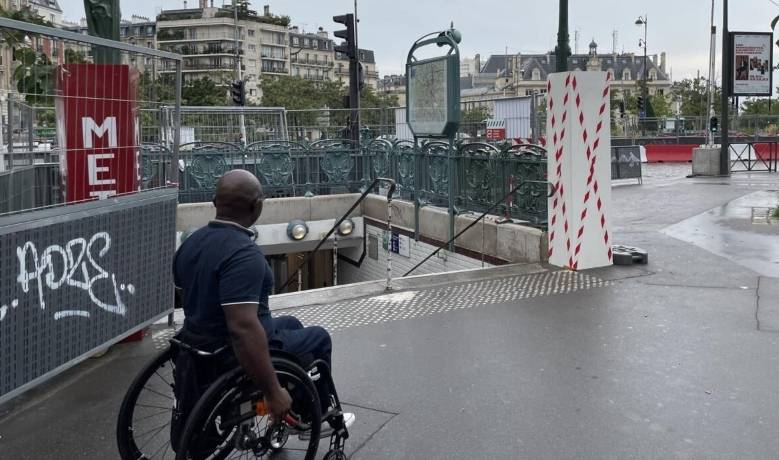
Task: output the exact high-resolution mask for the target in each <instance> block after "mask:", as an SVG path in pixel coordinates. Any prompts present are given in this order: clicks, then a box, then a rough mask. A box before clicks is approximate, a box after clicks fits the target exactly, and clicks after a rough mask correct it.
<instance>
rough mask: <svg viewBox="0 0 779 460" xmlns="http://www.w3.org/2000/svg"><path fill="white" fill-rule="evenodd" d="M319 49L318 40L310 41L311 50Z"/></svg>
mask: <svg viewBox="0 0 779 460" xmlns="http://www.w3.org/2000/svg"><path fill="white" fill-rule="evenodd" d="M318 47H319V40H311V48H314V49H317V48H318Z"/></svg>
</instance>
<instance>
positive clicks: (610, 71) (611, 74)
mask: <svg viewBox="0 0 779 460" xmlns="http://www.w3.org/2000/svg"><path fill="white" fill-rule="evenodd" d="M606 72H607V73H608V74H609V80H614V69H609V70H607V71H606Z"/></svg>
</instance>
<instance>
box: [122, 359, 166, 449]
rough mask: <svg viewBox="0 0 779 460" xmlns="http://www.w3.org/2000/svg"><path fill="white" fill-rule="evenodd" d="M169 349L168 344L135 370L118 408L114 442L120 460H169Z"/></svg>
mask: <svg viewBox="0 0 779 460" xmlns="http://www.w3.org/2000/svg"><path fill="white" fill-rule="evenodd" d="M174 369H175V365H174V363H173V352H172V351H171V350H170V348H168V349H167V350H165V351H163V352H162V353H160V354H159V355H157V357H155V358H154V359H153V360H152V361H151V362H149V363H148V364H147V365H146V366H145V367H144V368H143V369H142V370H141V372H140V373H139V374H138V376H137V377H136V378H135V380H134V381H133V383H132V384H131V385H130V388H128V390H127V393H126V394H125V397H124V400H123V401H122V406H121V409H120V410H119V418H118V421H117V424H116V442H117V444H118V446H119V454H120V456H121V458H122V459H123V460H130V459H132V460H137V459H140V458H143V459H148V460H166V459H167V460H172V459H173V458H175V455H176V453H175V452H173V448H172V446H171V444H170V421H171V413H172V411H173V401H174V398H173V371H174Z"/></svg>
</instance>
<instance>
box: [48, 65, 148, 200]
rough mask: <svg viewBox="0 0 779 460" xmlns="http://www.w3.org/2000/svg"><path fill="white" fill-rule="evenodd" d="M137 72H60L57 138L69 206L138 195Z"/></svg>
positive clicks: (97, 68)
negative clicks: (82, 202) (126, 194)
mask: <svg viewBox="0 0 779 460" xmlns="http://www.w3.org/2000/svg"><path fill="white" fill-rule="evenodd" d="M137 89H138V72H137V70H135V69H133V68H130V67H129V66H127V65H104V64H65V65H62V66H60V67H59V68H58V69H57V90H58V94H57V98H56V103H55V105H56V111H57V125H58V129H57V134H58V137H59V139H58V140H59V145H60V146H62V148H63V150H64V155H61V157H60V162H61V170H62V176H63V181H64V184H63V185H64V188H65V201H67V202H75V201H84V200H91V199H105V198H108V197H111V196H115V195H121V194H125V193H131V192H135V191H137V190H138V184H139V181H138V145H139V144H138V130H137V126H136V124H137V122H136V120H137V103H136V98H137Z"/></svg>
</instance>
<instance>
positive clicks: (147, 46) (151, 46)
mask: <svg viewBox="0 0 779 460" xmlns="http://www.w3.org/2000/svg"><path fill="white" fill-rule="evenodd" d="M146 48H154V43H152V42H146Z"/></svg>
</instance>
